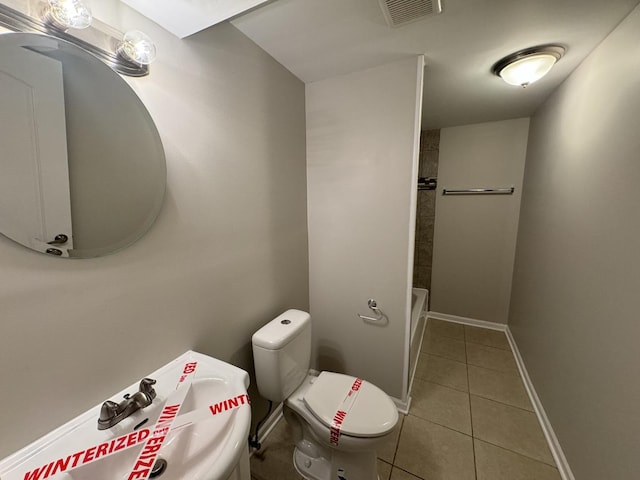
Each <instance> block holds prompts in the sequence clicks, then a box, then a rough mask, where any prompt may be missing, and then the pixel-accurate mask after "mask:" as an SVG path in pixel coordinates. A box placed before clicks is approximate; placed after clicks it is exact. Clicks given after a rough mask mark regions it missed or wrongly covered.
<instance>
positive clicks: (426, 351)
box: [420, 347, 467, 365]
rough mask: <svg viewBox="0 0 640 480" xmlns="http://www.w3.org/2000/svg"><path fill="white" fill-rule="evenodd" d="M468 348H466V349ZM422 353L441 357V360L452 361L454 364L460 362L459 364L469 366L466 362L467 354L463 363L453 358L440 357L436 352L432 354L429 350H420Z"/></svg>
mask: <svg viewBox="0 0 640 480" xmlns="http://www.w3.org/2000/svg"><path fill="white" fill-rule="evenodd" d="M465 348H466V347H465ZM420 352H421V353H426V354H428V355H433V356H434V357H440V358H446V359H447V360H452V361H454V362H458V363H464V364H465V365H467V362H466V358H467V354H466V353H465V355H464V357H465V361H464V362H461V361H460V360H456V359H455V358H451V357H445V356H444V355H438V354H437V353H434V352H430V351H429V350H420Z"/></svg>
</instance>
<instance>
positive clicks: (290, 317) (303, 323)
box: [251, 309, 311, 350]
mask: <svg viewBox="0 0 640 480" xmlns="http://www.w3.org/2000/svg"><path fill="white" fill-rule="evenodd" d="M309 322H311V315H309V314H308V313H307V312H303V311H302V310H295V309H290V310H287V311H286V312H284V313H282V314H280V315H278V316H277V317H276V318H274V319H273V320H271V321H270V322H269V323H267V324H266V325H265V326H264V327H262V328H261V329H260V330H258V331H257V332H256V333H254V334H253V337H251V343H252V344H253V345H254V346H258V347H261V348H264V349H267V350H279V349H281V348H282V347H283V346H285V345H286V344H287V343H289V342H290V341H291V340H293V339H294V338H295V337H297V336H298V335H299V334H300V332H302V331H303V330H304V329H305V328H306V327H307V326H308V325H309Z"/></svg>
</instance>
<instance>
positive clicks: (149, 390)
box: [139, 378, 156, 400]
mask: <svg viewBox="0 0 640 480" xmlns="http://www.w3.org/2000/svg"><path fill="white" fill-rule="evenodd" d="M155 384H156V381H155V380H154V379H153V378H143V379H142V380H140V387H139V390H140V391H141V392H142V393H144V394H145V395H146V396H147V397H148V398H149V399H150V400H153V399H154V398H156V391H155V390H154V388H153V386H154V385H155Z"/></svg>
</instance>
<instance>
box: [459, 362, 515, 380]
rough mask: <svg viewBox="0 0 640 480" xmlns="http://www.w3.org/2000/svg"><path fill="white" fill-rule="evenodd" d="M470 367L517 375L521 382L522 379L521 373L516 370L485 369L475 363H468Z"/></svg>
mask: <svg viewBox="0 0 640 480" xmlns="http://www.w3.org/2000/svg"><path fill="white" fill-rule="evenodd" d="M467 365H468V366H472V367H476V368H484V369H485V370H491V371H492V372H500V373H512V374H515V375H516V376H517V377H518V378H519V379H520V380H522V377H521V376H520V372H519V371H518V369H517V368H516V369H515V370H498V369H497V368H491V367H485V366H484V365H476V364H475V363H469V362H467Z"/></svg>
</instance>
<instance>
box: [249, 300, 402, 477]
mask: <svg viewBox="0 0 640 480" xmlns="http://www.w3.org/2000/svg"><path fill="white" fill-rule="evenodd" d="M252 345H253V353H254V363H255V367H256V380H257V384H258V390H259V391H260V394H261V395H262V396H263V397H265V398H267V399H269V400H272V401H274V402H283V412H284V417H285V420H286V421H287V422H288V423H289V424H291V425H292V426H293V427H294V431H295V437H296V438H295V442H296V448H295V452H294V458H293V461H294V465H295V467H296V470H297V471H298V473H300V475H302V476H303V477H304V478H305V479H308V480H336V479H343V480H377V479H378V474H377V455H376V449H377V448H378V447H379V446H380V445H382V444H383V443H384V442H385V441H386V440H387V438H388V437H389V435H390V434H391V433H392V431H393V429H394V427H395V425H396V423H397V421H398V412H397V409H396V407H395V405H394V403H393V401H392V400H391V399H390V398H389V396H388V395H387V394H386V393H384V392H383V391H382V390H381V389H380V388H378V387H376V386H375V385H373V384H372V383H369V382H367V381H365V380H362V379H360V378H356V377H352V376H349V375H343V374H339V373H334V372H320V373H316V372H310V371H309V364H310V357H311V317H310V315H309V314H308V313H306V312H303V311H300V310H287V311H286V312H284V313H283V314H282V315H280V316H278V317H277V318H276V319H274V320H272V321H271V322H269V323H268V324H267V325H265V326H264V327H262V328H261V329H260V330H258V331H257V332H256V333H255V334H254V335H253V338H252Z"/></svg>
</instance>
